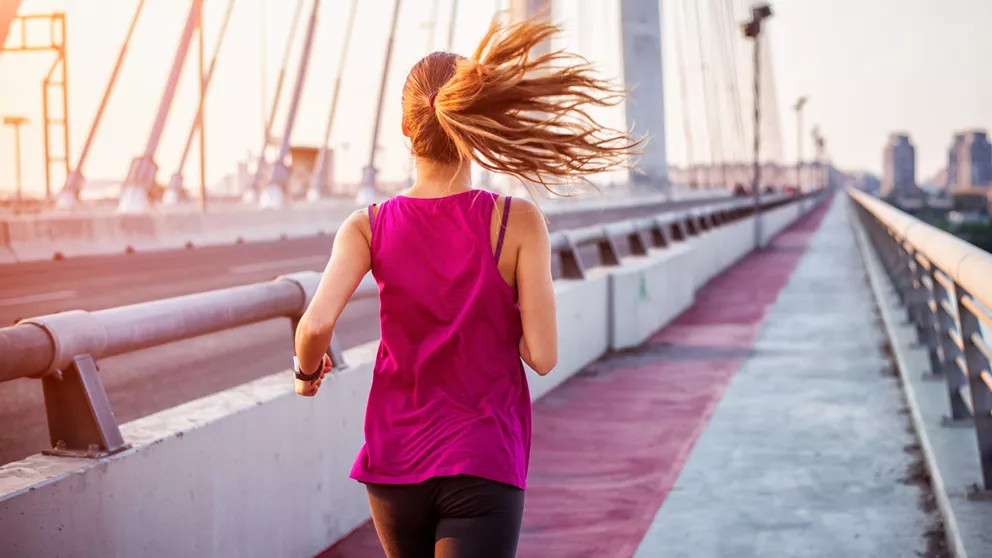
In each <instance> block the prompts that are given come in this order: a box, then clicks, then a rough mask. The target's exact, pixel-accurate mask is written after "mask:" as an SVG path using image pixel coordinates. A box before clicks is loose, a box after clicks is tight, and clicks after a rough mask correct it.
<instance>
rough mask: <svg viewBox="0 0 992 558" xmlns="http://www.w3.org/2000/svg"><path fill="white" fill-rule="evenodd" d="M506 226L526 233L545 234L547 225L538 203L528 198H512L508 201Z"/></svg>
mask: <svg viewBox="0 0 992 558" xmlns="http://www.w3.org/2000/svg"><path fill="white" fill-rule="evenodd" d="M507 226H508V228H511V229H517V230H518V231H519V232H520V233H522V234H526V235H532V234H547V230H548V225H547V222H546V219H545V216H544V213H543V212H542V211H541V208H540V207H538V205H537V204H536V203H534V202H532V201H530V200H528V199H524V198H513V202H511V203H510V216H509V223H508V225H507Z"/></svg>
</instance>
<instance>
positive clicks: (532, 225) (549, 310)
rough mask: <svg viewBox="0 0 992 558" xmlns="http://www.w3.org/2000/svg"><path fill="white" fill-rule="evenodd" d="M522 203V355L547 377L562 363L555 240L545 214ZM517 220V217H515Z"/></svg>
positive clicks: (518, 225) (517, 223) (518, 224)
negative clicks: (554, 275)
mask: <svg viewBox="0 0 992 558" xmlns="http://www.w3.org/2000/svg"><path fill="white" fill-rule="evenodd" d="M514 202H519V203H518V204H517V205H516V207H515V208H514V209H515V210H514V211H513V215H512V216H511V219H512V225H511V226H513V227H514V229H515V232H516V233H517V234H519V235H520V236H519V238H520V239H521V243H520V249H519V251H518V252H517V272H516V275H517V298H518V301H519V303H520V319H521V322H522V323H523V330H524V334H523V337H522V338H521V339H520V356H521V357H522V358H523V359H524V362H526V363H527V365H528V366H530V367H531V368H533V369H534V371H535V372H537V373H538V374H540V375H542V376H544V375H545V374H547V373H549V372H551V370H552V369H554V367H555V365H556V364H558V319H557V313H556V311H555V287H554V282H553V280H552V277H551V239H550V238H549V235H548V226H547V224H546V223H545V221H544V215H543V214H542V213H541V211H540V210H539V209H538V208H537V206H535V205H534V204H532V203H530V202H526V201H524V200H520V199H514ZM513 217H517V218H515V219H514V218H513Z"/></svg>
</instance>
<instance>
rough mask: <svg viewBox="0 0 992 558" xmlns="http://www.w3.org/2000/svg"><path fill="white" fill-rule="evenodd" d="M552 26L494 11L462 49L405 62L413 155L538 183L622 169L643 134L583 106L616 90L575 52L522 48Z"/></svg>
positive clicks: (610, 98) (611, 101)
mask: <svg viewBox="0 0 992 558" xmlns="http://www.w3.org/2000/svg"><path fill="white" fill-rule="evenodd" d="M559 32H560V29H559V28H558V27H557V26H555V25H552V24H550V23H547V22H546V21H543V20H538V19H531V20H527V21H523V22H520V23H516V24H513V25H509V26H504V25H502V24H501V23H500V21H499V16H497V17H496V18H494V19H493V21H492V23H491V24H490V27H489V31H488V32H487V33H486V35H485V36H484V37H483V39H482V41H480V43H479V46H478V47H477V48H476V50H475V53H474V54H473V55H472V57H471V58H464V57H461V56H458V55H456V54H452V53H449V52H434V53H432V54H430V55H428V56H426V57H424V58H423V59H421V60H420V61H419V62H417V63H416V64H415V65H414V66H413V68H412V69H411V70H410V74H409V76H407V80H406V83H405V85H404V86H403V122H404V124H405V126H406V128H407V131H408V133H409V135H410V140H411V148H412V151H413V154H414V155H415V156H417V157H423V158H427V159H430V160H434V161H437V162H441V163H456V162H457V163H463V162H466V161H474V162H475V163H476V164H478V165H479V166H480V167H482V168H484V169H487V170H489V171H492V172H495V173H501V174H506V175H510V176H514V177H516V178H518V179H520V180H521V181H523V182H524V183H525V184H526V183H534V184H540V185H542V186H543V187H544V188H545V189H546V190H547V191H548V192H550V193H553V194H554V193H557V192H555V190H554V189H553V188H552V187H551V183H554V182H559V181H561V180H562V179H566V180H567V179H570V178H575V179H579V180H582V181H586V182H588V180H587V178H586V177H587V176H588V175H592V174H598V173H602V172H608V171H613V170H618V169H622V168H630V166H631V162H632V156H633V155H636V154H637V148H638V147H639V146H640V145H641V143H642V142H643V141H644V140H643V139H636V140H635V139H632V138H630V137H629V136H628V135H627V134H626V133H624V132H621V131H617V130H613V129H610V128H608V127H605V126H602V125H600V124H599V123H597V122H596V120H595V119H594V118H593V117H591V116H590V115H589V113H588V112H587V109H588V108H589V107H592V106H595V107H610V106H615V105H617V104H619V103H620V102H622V101H623V99H624V96H625V95H624V93H625V92H624V91H623V89H622V88H619V87H617V86H616V85H614V84H612V83H610V82H608V81H605V80H602V79H600V78H598V77H596V75H595V74H594V72H593V68H592V66H591V64H590V63H589V62H588V61H587V60H585V59H584V58H581V57H579V56H577V55H574V54H570V53H567V52H564V51H560V50H559V51H553V52H549V53H547V54H542V55H538V56H534V57H531V51H532V49H534V47H536V46H537V45H539V44H541V43H542V42H544V41H548V40H550V39H551V37H552V36H554V35H555V34H557V33H559Z"/></svg>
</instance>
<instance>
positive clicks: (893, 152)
mask: <svg viewBox="0 0 992 558" xmlns="http://www.w3.org/2000/svg"><path fill="white" fill-rule="evenodd" d="M915 190H916V147H914V146H913V142H912V141H910V139H909V135H908V134H892V135H891V136H889V143H888V144H887V145H886V146H885V169H884V173H883V175H882V190H881V194H882V195H883V196H891V195H897V196H904V195H908V194H911V193H912V192H913V191H915Z"/></svg>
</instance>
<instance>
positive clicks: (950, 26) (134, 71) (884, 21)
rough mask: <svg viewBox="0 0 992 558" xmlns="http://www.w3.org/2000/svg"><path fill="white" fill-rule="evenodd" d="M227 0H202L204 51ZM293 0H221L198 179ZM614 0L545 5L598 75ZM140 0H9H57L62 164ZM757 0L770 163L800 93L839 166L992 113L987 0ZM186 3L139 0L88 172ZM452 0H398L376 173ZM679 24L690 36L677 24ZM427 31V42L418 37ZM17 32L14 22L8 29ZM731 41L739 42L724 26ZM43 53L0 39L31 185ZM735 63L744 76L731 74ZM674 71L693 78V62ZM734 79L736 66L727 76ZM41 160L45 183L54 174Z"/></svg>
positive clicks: (353, 93)
mask: <svg viewBox="0 0 992 558" xmlns="http://www.w3.org/2000/svg"><path fill="white" fill-rule="evenodd" d="M4 1H8V0H4ZM228 1H229V0H206V3H205V16H204V19H205V25H204V27H205V34H206V52H207V58H208V60H209V58H210V56H211V54H212V51H213V49H214V41H215V40H216V37H217V34H218V29H219V26H220V22H221V19H222V14H223V12H224V10H225V8H226V7H227V3H228ZM296 1H297V0H236V4H235V7H234V12H233V16H232V19H231V23H230V28H229V30H228V36H227V39H226V41H225V43H224V45H223V47H222V50H221V52H220V58H219V62H218V66H217V70H216V73H215V75H214V81H213V84H212V85H211V89H210V92H209V95H208V97H207V102H206V111H207V112H206V114H207V117H206V130H207V142H206V145H207V152H208V157H207V159H208V161H207V174H208V180H207V182H208V183H209V184H213V183H215V182H217V181H218V180H219V179H220V178H221V177H223V176H225V175H228V174H231V173H232V172H234V171H235V169H236V163H237V161H239V160H245V159H246V158H247V157H248V156H249V154H257V152H258V150H259V147H260V144H261V141H262V121H263V108H262V105H263V100H267V101H268V102H271V100H272V96H273V92H274V89H275V82H276V77H277V75H278V72H279V67H280V61H281V58H282V50H283V48H284V44H285V42H286V38H287V36H288V32H289V28H290V23H291V19H292V17H291V16H292V11H293V10H292V8H293V7H294V6H295V4H296ZM435 1H437V3H438V7H439V10H438V17H437V18H436V20H435V25H434V27H433V33H432V31H431V26H430V25H428V24H427V22H428V21H429V20H430V18H431V11H432V5H433V3H434V2H435ZM689 1H692V0H689ZM695 1H698V2H718V1H724V0H695ZM727 1H728V2H730V3H732V4H734V5H735V6H738V8H739V14H738V15H741V14H743V10H742V8H743V7H744V5H745V4H746V2H744V1H739V0H738V1H730V0H727ZM676 2H677V0H661V4H662V14H663V15H662V20H663V31H662V51H663V68H664V80H665V98H664V111H665V116H666V132H665V134H666V140H667V141H666V143H667V150H668V159H669V162H670V163H672V164H681V163H684V162H685V161H686V159H687V149H686V136H685V134H684V133H683V115H686V114H688V115H689V118H690V119H691V121H692V122H694V123H695V124H693V126H703V124H702V123H701V122H703V116H702V112H701V111H702V108H701V103H700V102H697V101H698V99H697V98H696V97H695V96H693V95H692V89H691V88H690V94H689V95H687V97H689V100H688V102H686V101H685V100H683V99H682V98H680V93H681V88H680V87H679V85H680V83H679V79H680V78H679V73H678V71H677V64H676V58H675V55H674V53H673V52H674V48H673V47H674V38H673V37H675V33H674V31H675V29H674V27H673V26H674V25H676V24H677V21H679V18H677V17H675V15H674V14H675V11H676V7H675V4H676ZM505 3H506V1H505V0H504V2H503V3H502V4H504V5H505ZM619 3H620V0H567V1H562V2H559V3H558V6H557V7H556V9H555V12H554V18H555V20H556V22H560V23H561V24H562V25H563V26H564V27H565V33H564V35H563V36H562V37H561V39H560V41H559V42H558V43H557V44H558V45H560V46H563V47H566V48H568V49H570V50H573V51H576V52H578V53H580V54H583V55H585V56H587V57H588V58H590V59H591V60H592V61H593V62H594V63H595V64H596V66H597V68H598V69H599V70H600V71H601V72H602V73H603V75H605V76H607V77H616V78H618V79H619V77H620V76H621V68H622V66H621V62H620V56H621V52H620V50H621V49H620V14H619ZM137 4H138V0H24V2H23V4H22V8H21V13H40V12H45V11H51V10H60V11H64V12H65V13H66V16H67V21H68V39H67V42H68V58H69V87H70V92H69V104H70V119H69V123H70V143H71V145H70V150H71V161H72V162H73V164H75V161H76V159H77V157H78V155H79V151H80V149H81V147H82V144H83V142H84V140H85V138H86V135H87V133H88V131H89V128H90V125H91V122H92V120H93V116H94V114H95V112H96V108H97V106H98V104H99V100H100V97H101V96H102V94H103V90H104V87H105V85H106V82H107V79H108V78H109V76H110V72H111V69H112V68H113V65H114V61H115V58H116V54H117V51H118V50H119V48H120V45H121V44H122V42H123V39H124V36H125V33H126V31H127V26H128V23H129V21H130V19H131V17H132V14H133V13H134V10H135V8H136V6H137ZM348 4H349V0H322V4H321V10H320V12H319V18H318V26H317V30H316V36H315V37H316V38H315V46H314V50H313V55H312V57H311V60H310V66H309V70H308V73H307V75H306V80H305V86H304V89H303V95H302V97H301V104H300V109H299V110H300V112H299V118H298V120H297V123H296V126H295V128H294V130H293V134H292V136H291V137H292V138H293V143H294V144H309V145H319V144H321V143H322V142H323V136H324V128H325V124H326V119H327V114H328V109H329V105H330V99H331V96H332V95H331V94H332V90H333V85H334V79H335V76H336V73H337V66H338V58H339V55H340V51H341V46H342V41H343V36H344V25H345V20H346V15H347V10H348ZM497 4H501V3H500V2H498V1H495V0H471V1H466V0H462V1H461V2H460V4H459V8H458V15H457V19H456V23H457V25H456V26H455V34H454V43H453V50H454V51H456V52H459V53H462V54H470V53H471V51H472V50H474V46H475V43H476V41H477V40H478V39H479V38H481V36H482V34H483V32H484V31H485V28H486V26H487V24H488V22H489V19H490V17H491V15H492V12H493V11H494V10H495V9H496V5H497ZM771 4H772V7H773V9H774V11H775V15H774V17H773V18H772V20H770V21H769V22H768V25H767V27H766V29H767V33H768V37H769V41H770V42H769V44H770V46H771V53H770V60H771V63H772V67H773V75H774V79H775V83H776V98H777V99H778V101H779V103H778V107H777V111H778V114H777V116H778V119H779V122H780V126H781V130H782V144H781V155H782V156H783V157H784V159H785V162H789V161H793V160H794V158H795V154H796V131H795V130H796V128H795V126H796V120H795V114H794V112H793V111H792V109H791V105H792V103H793V102H794V100H795V99H796V98H797V97H799V96H800V95H808V96H809V98H810V100H809V103H808V105H807V106H806V111H805V124H806V133H805V134H804V135H805V136H806V138H807V139H805V140H804V141H805V145H806V153H807V154H809V153H810V151H811V150H810V147H809V146H810V145H811V143H810V141H809V139H808V137H809V136H808V129H809V128H810V127H811V126H813V125H817V126H818V127H819V129H820V130H821V133H822V134H823V136H824V137H825V139H826V141H827V147H828V150H829V152H830V155H831V157H832V159H833V161H834V162H835V164H837V165H838V166H840V167H842V168H845V169H863V170H868V171H872V172H876V173H878V172H880V171H881V166H882V149H883V147H884V144H885V141H886V138H887V137H888V135H889V134H890V133H891V132H893V131H903V132H908V133H909V134H911V136H912V138H913V141H914V142H915V144H916V146H917V158H918V159H917V164H918V166H917V169H918V178H919V179H921V180H923V179H926V178H927V177H929V176H931V175H933V174H934V173H936V172H937V171H938V170H939V169H940V168H941V167H942V166H943V165H944V163H945V160H946V152H947V147H948V146H949V144H950V140H951V136H952V134H953V133H954V132H955V131H957V130H962V129H970V128H986V129H992V69H990V68H992V64H990V62H989V60H988V57H989V54H990V53H992V32H989V30H990V28H992V27H990V25H992V1H989V0H775V1H772V2H771ZM189 5H190V2H189V1H188V0H146V2H145V8H144V12H143V14H142V17H141V19H140V20H139V23H138V27H137V31H136V36H135V39H134V41H133V42H132V45H131V48H130V50H129V52H128V55H127V58H126V59H125V61H124V65H123V68H122V70H121V74H120V77H119V80H118V83H117V86H116V89H115V90H114V93H113V96H112V98H111V102H110V106H109V108H108V109H107V112H106V114H105V116H104V119H103V122H102V123H101V125H100V128H99V131H98V133H97V134H96V136H95V140H94V143H93V148H92V150H91V152H90V154H89V157H88V159H87V161H86V165H85V168H84V169H83V171H84V174H85V175H86V176H87V177H88V178H89V179H91V180H106V179H111V180H120V179H123V177H124V175H126V173H127V169H128V165H129V163H130V160H131V159H132V158H133V157H135V156H136V155H139V154H140V153H141V152H142V151H143V150H144V147H145V144H146V142H147V139H148V133H149V130H150V128H151V124H152V121H153V119H154V116H155V111H156V109H157V106H158V103H159V101H160V99H161V97H162V92H163V88H164V85H165V82H166V77H167V74H168V71H169V68H170V65H171V61H172V57H173V55H174V53H175V51H176V45H177V43H178V39H179V34H180V30H181V29H182V26H183V23H184V21H185V17H186V11H187V10H188V7H189ZM310 5H311V1H310V0H306V1H305V2H304V11H305V12H308V11H309V8H310ZM703 5H705V4H703ZM391 9H392V0H361V2H360V7H359V10H358V15H357V20H356V24H355V25H356V27H355V32H354V37H353V43H352V46H351V52H350V55H349V57H348V59H347V61H346V62H345V67H344V74H343V86H342V88H341V99H340V105H339V110H338V117H337V120H336V122H335V124H334V127H333V130H332V134H331V141H330V145H331V147H334V148H336V150H337V156H336V167H337V168H336V169H335V175H336V179H337V180H339V181H346V182H353V181H358V180H359V179H360V177H361V168H362V167H363V166H365V165H366V164H367V161H368V157H369V151H370V142H371V128H372V122H373V121H374V118H375V110H376V101H377V96H378V89H379V80H380V76H381V74H382V65H383V60H384V55H385V44H386V38H387V34H388V20H389V16H390V13H391ZM450 9H451V0H403V4H402V9H401V15H400V24H399V27H398V32H397V37H396V48H395V54H394V57H393V60H392V66H391V70H390V74H389V79H388V81H387V89H386V98H385V105H384V106H385V109H384V113H383V127H382V132H381V134H380V141H379V144H380V146H381V147H380V150H379V152H378V155H377V166H379V167H380V169H381V172H380V175H381V176H382V177H383V178H385V179H387V180H391V179H398V178H402V177H403V176H405V174H406V171H407V168H408V167H407V163H408V152H407V149H406V145H405V143H404V138H403V137H402V135H401V134H400V125H399V120H400V88H401V87H402V83H403V79H404V78H405V75H406V72H407V71H408V70H409V68H410V67H411V66H412V65H413V64H414V63H415V62H416V61H417V60H418V59H419V58H420V57H421V56H423V55H425V54H427V53H428V52H430V51H432V50H443V49H445V48H446V46H447V45H446V39H447V30H448V22H449V19H450V18H449V14H450ZM304 24H305V18H304ZM263 30H264V32H263ZM303 30H304V26H303V25H301V29H300V32H299V35H298V37H297V41H296V44H295V45H294V48H293V51H292V55H291V58H290V60H291V63H290V65H289V68H288V70H287V86H286V89H285V90H284V92H283V103H282V106H281V109H280V111H279V116H278V118H277V130H276V135H277V136H282V134H283V126H284V121H285V114H286V105H287V104H288V103H287V102H286V100H287V99H288V98H289V96H290V94H291V89H292V87H291V86H292V83H293V81H294V80H295V77H296V74H297V70H296V68H297V61H298V58H299V56H298V54H299V52H300V48H301V43H302V40H301V39H302V36H303ZM41 31H42V32H44V30H41ZM682 31H683V32H684V33H686V34H687V36H691V35H692V31H691V30H689V29H682ZM263 35H264V37H265V40H264V41H263V40H262V39H261V37H262V36H263ZM431 35H433V42H432V43H431V44H430V45H428V42H429V41H430V39H431V38H432V37H431ZM15 39H16V33H13V34H12V36H11V37H9V38H8V45H10V44H11V41H13V40H15ZM732 40H734V41H741V42H742V41H743V39H742V38H741V37H740V35H739V34H738V35H735V36H734V37H732ZM738 46H742V45H738ZM742 48H745V47H743V46H742ZM747 48H749V47H747ZM53 59H54V54H51V53H30V54H28V53H13V52H6V53H3V54H2V55H0V115H23V116H26V117H28V119H29V120H30V123H29V124H28V125H27V126H25V127H24V129H23V135H22V142H23V155H22V161H23V167H24V168H23V176H24V182H25V186H26V188H27V189H28V190H29V191H31V192H35V193H37V192H40V191H42V189H43V187H44V186H43V185H44V163H43V155H42V153H43V152H42V145H43V139H42V138H43V136H42V126H41V121H42V119H41V80H42V78H43V77H44V75H45V73H46V72H47V70H48V68H49V66H50V64H51V63H52V60H53ZM263 60H264V68H265V70H266V71H265V72H264V74H263V72H262V68H263V63H262V61H263ZM745 70H746V71H748V72H749V69H748V68H742V70H741V71H742V72H745ZM742 75H743V76H744V77H746V78H748V79H749V76H748V75H747V74H746V73H744V74H742ZM689 79H698V74H697V75H694V76H690V78H689ZM263 82H264V88H263ZM749 84H750V82H749V81H744V82H743V83H742V87H745V86H748V87H749ZM745 88H746V87H745ZM263 89H264V94H263ZM196 90H197V87H196V46H195V44H194V46H193V48H192V49H191V51H190V55H189V57H188V58H187V63H186V66H185V67H184V72H183V74H182V77H181V81H180V87H179V90H178V92H177V95H176V99H175V103H174V104H173V107H172V109H171V112H170V115H169V121H168V125H167V127H166V129H165V133H164V135H163V137H162V142H161V144H160V147H159V150H158V152H157V154H156V159H155V160H156V162H157V163H158V165H159V168H160V171H159V181H161V182H163V183H164V182H167V181H168V178H169V176H170V175H171V174H172V173H173V172H175V171H176V166H177V165H178V162H179V157H180V154H181V151H182V147H183V144H184V143H185V138H186V135H187V134H188V130H189V126H190V124H191V123H192V121H193V115H194V114H195V111H196V106H197V94H196ZM745 102H749V101H747V100H745ZM749 111H750V108H746V110H745V113H744V114H745V116H747V117H749ZM597 116H598V117H599V118H600V119H601V120H602V121H603V122H604V123H605V124H607V125H611V126H614V127H622V126H624V113H623V107H618V108H616V109H611V110H607V111H603V112H600V113H598V115H597ZM696 136H697V137H698V136H699V134H698V133H697V134H696ZM12 140H13V133H12V130H11V129H10V128H2V129H0V191H4V190H6V191H9V190H11V189H12V188H13V183H14V164H13V161H14V145H13V141H12ZM697 141H698V140H697ZM703 151H704V150H701V149H700V148H699V146H697V147H696V148H695V149H693V152H694V153H696V155H695V157H696V158H697V159H698V158H699V157H700V155H699V153H701V152H703ZM197 153H198V147H197V146H196V145H194V147H193V155H192V156H191V157H190V158H189V160H188V162H187V165H186V172H185V174H186V181H187V184H188V185H192V184H194V183H196V182H197V176H198V174H197V173H198V161H197V159H196V154H197ZM54 176H55V180H54V182H55V188H56V189H57V188H58V187H60V185H61V183H62V181H63V179H64V175H62V174H55V175H54Z"/></svg>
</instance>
